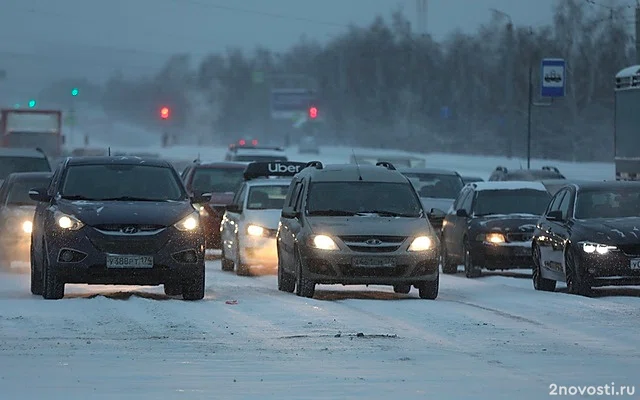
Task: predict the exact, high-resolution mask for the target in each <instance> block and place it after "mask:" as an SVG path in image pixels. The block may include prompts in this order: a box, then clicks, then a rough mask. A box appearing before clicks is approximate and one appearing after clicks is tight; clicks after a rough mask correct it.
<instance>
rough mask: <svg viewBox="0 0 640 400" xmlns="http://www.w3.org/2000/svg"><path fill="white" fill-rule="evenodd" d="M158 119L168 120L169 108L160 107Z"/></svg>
mask: <svg viewBox="0 0 640 400" xmlns="http://www.w3.org/2000/svg"><path fill="white" fill-rule="evenodd" d="M160 118H162V119H168V118H169V107H162V108H161V109H160Z"/></svg>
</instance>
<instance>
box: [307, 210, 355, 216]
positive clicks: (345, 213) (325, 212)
mask: <svg viewBox="0 0 640 400" xmlns="http://www.w3.org/2000/svg"><path fill="white" fill-rule="evenodd" d="M309 215H322V216H328V217H329V216H330V217H351V216H353V215H356V214H355V213H354V212H353V211H344V210H314V211H309Z"/></svg>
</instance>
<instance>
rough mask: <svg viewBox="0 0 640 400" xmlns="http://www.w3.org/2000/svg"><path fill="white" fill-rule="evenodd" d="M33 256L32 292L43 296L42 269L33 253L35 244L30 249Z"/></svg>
mask: <svg viewBox="0 0 640 400" xmlns="http://www.w3.org/2000/svg"><path fill="white" fill-rule="evenodd" d="M30 257H31V294H35V295H36V296H42V291H43V286H44V285H43V282H42V269H39V268H38V265H37V263H36V258H35V257H34V255H33V246H32V247H31V251H30Z"/></svg>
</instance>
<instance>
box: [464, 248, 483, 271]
mask: <svg viewBox="0 0 640 400" xmlns="http://www.w3.org/2000/svg"><path fill="white" fill-rule="evenodd" d="M462 251H463V254H464V275H465V276H466V277H467V278H478V277H479V276H480V275H482V269H480V267H478V266H477V265H475V264H474V263H473V258H472V257H471V250H470V249H469V245H467V244H466V243H465V244H463V246H462Z"/></svg>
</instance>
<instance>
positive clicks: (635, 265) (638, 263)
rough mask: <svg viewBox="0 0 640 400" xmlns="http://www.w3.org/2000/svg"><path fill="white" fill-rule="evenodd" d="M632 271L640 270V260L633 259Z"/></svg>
mask: <svg viewBox="0 0 640 400" xmlns="http://www.w3.org/2000/svg"><path fill="white" fill-rule="evenodd" d="M630 266H631V269H633V270H639V269H640V258H633V259H631V262H630Z"/></svg>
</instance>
